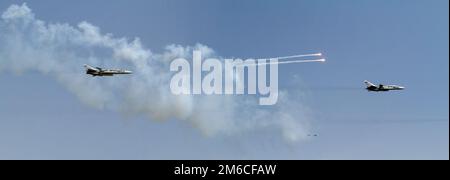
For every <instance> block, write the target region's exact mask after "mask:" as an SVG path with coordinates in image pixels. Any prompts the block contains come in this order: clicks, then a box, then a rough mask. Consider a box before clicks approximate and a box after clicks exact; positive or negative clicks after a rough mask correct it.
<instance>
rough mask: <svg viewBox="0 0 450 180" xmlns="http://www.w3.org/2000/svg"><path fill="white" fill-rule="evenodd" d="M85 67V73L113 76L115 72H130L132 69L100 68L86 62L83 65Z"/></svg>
mask: <svg viewBox="0 0 450 180" xmlns="http://www.w3.org/2000/svg"><path fill="white" fill-rule="evenodd" d="M84 67H85V68H86V74H90V75H92V76H114V75H115V74H131V73H133V72H132V71H128V70H121V69H102V68H99V67H92V66H89V65H87V64H85V65H84Z"/></svg>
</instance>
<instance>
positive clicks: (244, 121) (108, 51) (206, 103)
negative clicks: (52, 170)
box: [0, 4, 309, 142]
mask: <svg viewBox="0 0 450 180" xmlns="http://www.w3.org/2000/svg"><path fill="white" fill-rule="evenodd" d="M193 50H199V51H201V52H202V55H203V56H204V58H208V57H217V55H216V54H215V52H214V51H213V50H212V49H211V48H209V47H207V46H204V45H201V44H197V45H195V46H193V47H182V46H179V45H170V46H167V47H166V51H165V52H163V53H160V54H156V53H153V52H151V51H150V50H148V49H145V48H144V47H143V45H142V44H141V42H140V40H139V39H138V38H136V39H134V40H132V41H130V40H128V39H126V38H116V37H114V36H113V35H111V34H102V33H101V32H100V29H99V28H98V27H96V26H94V25H92V24H90V23H87V22H81V23H79V24H78V26H76V27H73V26H71V25H69V24H58V23H47V22H44V21H41V20H39V19H37V18H35V15H34V14H33V13H32V11H31V9H30V8H28V7H27V5H26V4H23V5H11V6H10V7H9V8H8V9H7V10H6V11H5V12H4V13H3V14H2V16H1V20H0V71H5V72H27V71H37V72H40V73H43V74H46V75H47V76H49V77H51V78H54V79H55V80H57V81H58V82H60V83H61V84H63V85H64V86H65V87H66V88H67V89H68V90H69V91H70V92H72V93H74V94H75V95H76V96H77V97H78V98H79V99H80V101H81V102H82V103H84V104H87V105H89V106H90V107H93V108H97V109H110V110H115V111H119V112H122V113H125V114H129V115H146V116H148V117H149V118H150V119H152V120H166V119H179V120H183V121H187V122H189V123H191V124H192V125H193V126H194V127H196V128H198V129H200V130H201V131H202V132H203V133H204V134H206V135H209V136H212V135H220V134H224V135H233V134H234V133H236V132H245V131H251V130H256V129H260V128H276V129H279V131H280V132H281V134H282V136H283V137H284V139H285V140H287V141H288V142H296V141H298V140H302V139H305V138H307V134H308V121H307V120H308V119H309V117H308V113H307V111H308V109H307V108H306V107H305V106H304V105H303V104H301V103H300V102H299V101H295V100H293V99H294V98H293V97H288V96H289V94H288V93H287V92H280V97H279V101H278V104H277V105H276V106H273V107H271V108H270V109H268V108H263V107H260V106H258V105H257V103H256V102H257V101H256V100H255V99H252V97H247V96H245V97H242V96H174V95H172V94H171V93H170V90H169V81H170V78H171V75H172V74H171V73H170V71H169V66H168V65H169V63H170V61H171V60H173V59H175V58H185V59H192V57H191V54H192V51H193ZM83 64H92V65H98V66H105V67H121V68H125V69H130V70H132V71H133V72H134V74H133V76H123V77H114V78H92V77H90V76H86V75H85V74H83V73H84V72H83V69H82V65H83Z"/></svg>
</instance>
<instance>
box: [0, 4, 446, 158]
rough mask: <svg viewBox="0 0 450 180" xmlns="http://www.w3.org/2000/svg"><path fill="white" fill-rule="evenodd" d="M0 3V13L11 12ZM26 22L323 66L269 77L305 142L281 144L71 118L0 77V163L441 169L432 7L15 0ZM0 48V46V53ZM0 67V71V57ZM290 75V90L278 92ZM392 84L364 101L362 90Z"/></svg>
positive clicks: (36, 77) (43, 85)
mask: <svg viewBox="0 0 450 180" xmlns="http://www.w3.org/2000/svg"><path fill="white" fill-rule="evenodd" d="M13 3H17V4H21V3H22V1H10V0H4V1H1V2H0V9H1V11H2V12H3V11H4V10H5V9H7V8H8V7H9V6H10V5H11V4H13ZM27 4H28V6H29V7H30V8H31V9H32V10H33V12H34V13H35V14H36V16H37V18H38V19H42V20H45V21H47V22H52V23H69V24H71V25H76V24H78V23H79V22H81V21H88V22H90V23H92V24H94V25H96V26H98V27H100V28H101V29H102V31H103V32H110V33H113V34H114V36H117V37H122V36H125V37H139V38H141V41H142V43H143V44H144V45H145V47H148V48H149V49H151V50H152V51H154V52H159V51H162V50H163V49H162V48H163V47H164V46H166V45H168V44H174V43H175V44H181V45H194V44H196V43H202V44H205V45H208V46H209V47H211V48H213V49H214V50H215V51H216V52H218V54H220V55H221V56H223V57H274V56H283V55H293V54H299V53H310V52H322V53H324V54H325V56H326V58H327V60H328V62H327V63H325V64H296V65H289V66H280V89H286V90H288V91H292V92H295V91H301V92H302V93H304V94H306V98H305V99H303V100H304V101H305V104H307V105H308V106H309V107H310V108H311V110H312V113H313V122H312V129H313V130H314V132H317V134H319V136H318V137H317V138H313V139H311V140H310V141H307V142H300V143H295V144H289V143H285V142H283V141H282V140H281V138H280V137H279V135H278V133H277V132H275V131H276V130H273V129H270V128H266V129H261V130H257V131H252V132H246V133H241V134H235V135H232V136H215V137H204V136H203V135H202V134H201V133H199V132H198V131H197V130H195V129H193V128H191V127H190V125H189V124H186V123H183V122H180V121H174V120H170V121H166V122H155V121H148V120H146V119H145V118H141V117H126V116H124V115H122V114H120V113H117V112H113V111H108V110H95V109H91V108H88V107H85V106H84V105H83V104H81V103H80V102H79V100H78V99H77V98H76V97H75V96H74V95H73V94H71V93H69V92H67V91H66V90H65V88H64V87H63V86H61V85H60V84H58V83H57V82H55V81H54V80H52V79H50V78H48V77H47V76H45V75H42V74H39V73H37V72H27V73H24V74H21V75H15V74H10V73H8V72H0V84H1V86H0V87H1V88H0V159H448V158H449V157H448V156H449V155H448V152H449V143H448V142H449V130H448V129H449V124H448V119H449V113H448V109H449V103H448V99H449V93H448V92H449V89H448V88H449V85H448V82H449V79H448V77H449V76H448V74H449V70H448V67H449V64H448V63H449V53H448V49H449V47H448V46H449V45H448V44H449V43H448V39H449V37H448V34H449V29H448V27H449V26H448V22H449V19H448V7H449V5H448V1H446V0H431V1H425V0H394V1H392V0H377V1H374V0H358V1H356V0H340V1H332V0H309V1H306V0H304V1H296V0H295V1H294V0H283V1H264V2H263V1H257V0H247V1H238V0H229V1H218V0H213V1H202V0H194V1H181V0H177V1H175V0H172V1H163V0H160V1H159V0H158V1H154V0H152V1H144V0H142V1H137V0H135V1H114V2H110V1H101V0H93V1H92V0H91V1H72V2H62V1H57V0H45V1H39V2H27ZM0 43H1V42H0ZM0 61H1V59H0ZM296 77H300V79H301V83H302V89H298V88H297V87H298V86H296V85H295V84H292V83H298V82H297V81H292V79H295V78H296ZM365 79H367V80H370V81H373V82H374V83H388V84H399V85H403V86H406V88H407V89H406V90H405V91H402V92H389V93H368V92H366V91H364V89H362V88H363V87H364V84H363V83H362V81H363V80H365Z"/></svg>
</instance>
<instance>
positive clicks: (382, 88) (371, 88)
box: [364, 80, 405, 92]
mask: <svg viewBox="0 0 450 180" xmlns="http://www.w3.org/2000/svg"><path fill="white" fill-rule="evenodd" d="M364 83H365V84H366V85H367V87H366V89H367V90H368V91H375V92H380V91H391V90H403V89H405V87H402V86H397V85H383V84H380V85H378V86H377V85H375V84H373V83H371V82H369V81H367V80H366V81H364Z"/></svg>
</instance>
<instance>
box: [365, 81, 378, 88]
mask: <svg viewBox="0 0 450 180" xmlns="http://www.w3.org/2000/svg"><path fill="white" fill-rule="evenodd" d="M364 84H366V86H367V87H372V86H375V84H373V83H371V82H369V81H368V80H364Z"/></svg>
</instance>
